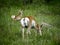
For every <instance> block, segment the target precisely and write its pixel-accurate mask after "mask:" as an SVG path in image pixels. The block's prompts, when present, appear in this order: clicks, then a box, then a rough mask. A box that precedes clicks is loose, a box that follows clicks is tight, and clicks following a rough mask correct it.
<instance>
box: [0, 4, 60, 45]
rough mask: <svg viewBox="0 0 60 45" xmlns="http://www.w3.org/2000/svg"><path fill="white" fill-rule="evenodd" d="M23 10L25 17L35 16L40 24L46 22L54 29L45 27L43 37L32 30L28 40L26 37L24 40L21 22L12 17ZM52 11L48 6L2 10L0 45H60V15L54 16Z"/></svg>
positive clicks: (6, 8)
mask: <svg viewBox="0 0 60 45" xmlns="http://www.w3.org/2000/svg"><path fill="white" fill-rule="evenodd" d="M21 8H22V9H23V10H24V12H23V13H24V14H23V16H30V15H31V16H34V17H35V19H36V21H37V22H38V23H39V24H41V22H46V23H49V24H51V25H52V27H50V28H49V27H43V28H42V33H43V35H42V36H39V35H36V34H35V32H34V29H31V33H32V34H31V35H29V37H28V39H27V37H26V35H25V39H24V40H22V35H21V27H20V22H19V21H13V20H12V19H11V15H13V14H15V15H16V14H17V12H18V10H19V9H21ZM53 8H54V7H53ZM51 9H52V8H50V7H49V6H46V5H42V6H38V5H37V6H34V5H33V6H30V5H29V6H22V7H10V8H8V7H3V8H1V9H0V15H1V16H0V45H59V44H60V15H58V14H54V13H53V12H51ZM25 30H26V29H25Z"/></svg>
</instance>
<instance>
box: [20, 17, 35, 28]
mask: <svg viewBox="0 0 60 45" xmlns="http://www.w3.org/2000/svg"><path fill="white" fill-rule="evenodd" d="M29 21H30V20H29V18H27V17H26V18H22V19H21V21H20V23H21V25H22V26H23V27H25V26H28V25H29ZM31 25H32V26H33V27H34V26H35V20H32V24H31Z"/></svg>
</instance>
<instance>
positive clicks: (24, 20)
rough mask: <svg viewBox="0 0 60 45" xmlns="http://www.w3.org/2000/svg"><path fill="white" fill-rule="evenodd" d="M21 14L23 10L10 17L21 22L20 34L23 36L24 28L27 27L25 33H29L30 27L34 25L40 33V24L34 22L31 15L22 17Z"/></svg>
mask: <svg viewBox="0 0 60 45" xmlns="http://www.w3.org/2000/svg"><path fill="white" fill-rule="evenodd" d="M22 16H23V10H19V13H18V15H12V16H11V18H12V19H13V20H19V21H20V23H21V27H22V36H23V38H24V28H27V31H26V33H27V35H28V33H29V34H30V30H31V28H32V27H34V28H35V29H36V30H37V32H38V33H39V34H40V35H42V32H41V25H39V24H37V23H36V20H35V19H34V18H33V17H32V16H26V17H22Z"/></svg>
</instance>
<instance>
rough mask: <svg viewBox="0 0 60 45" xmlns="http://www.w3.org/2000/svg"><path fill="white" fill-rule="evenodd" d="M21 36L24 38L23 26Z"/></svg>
mask: <svg viewBox="0 0 60 45" xmlns="http://www.w3.org/2000/svg"><path fill="white" fill-rule="evenodd" d="M22 38H23V39H24V27H22Z"/></svg>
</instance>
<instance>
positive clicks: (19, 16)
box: [11, 10, 23, 20]
mask: <svg viewBox="0 0 60 45" xmlns="http://www.w3.org/2000/svg"><path fill="white" fill-rule="evenodd" d="M22 15H23V10H19V11H18V14H17V15H12V16H11V18H12V19H13V20H20V19H21V18H22Z"/></svg>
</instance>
